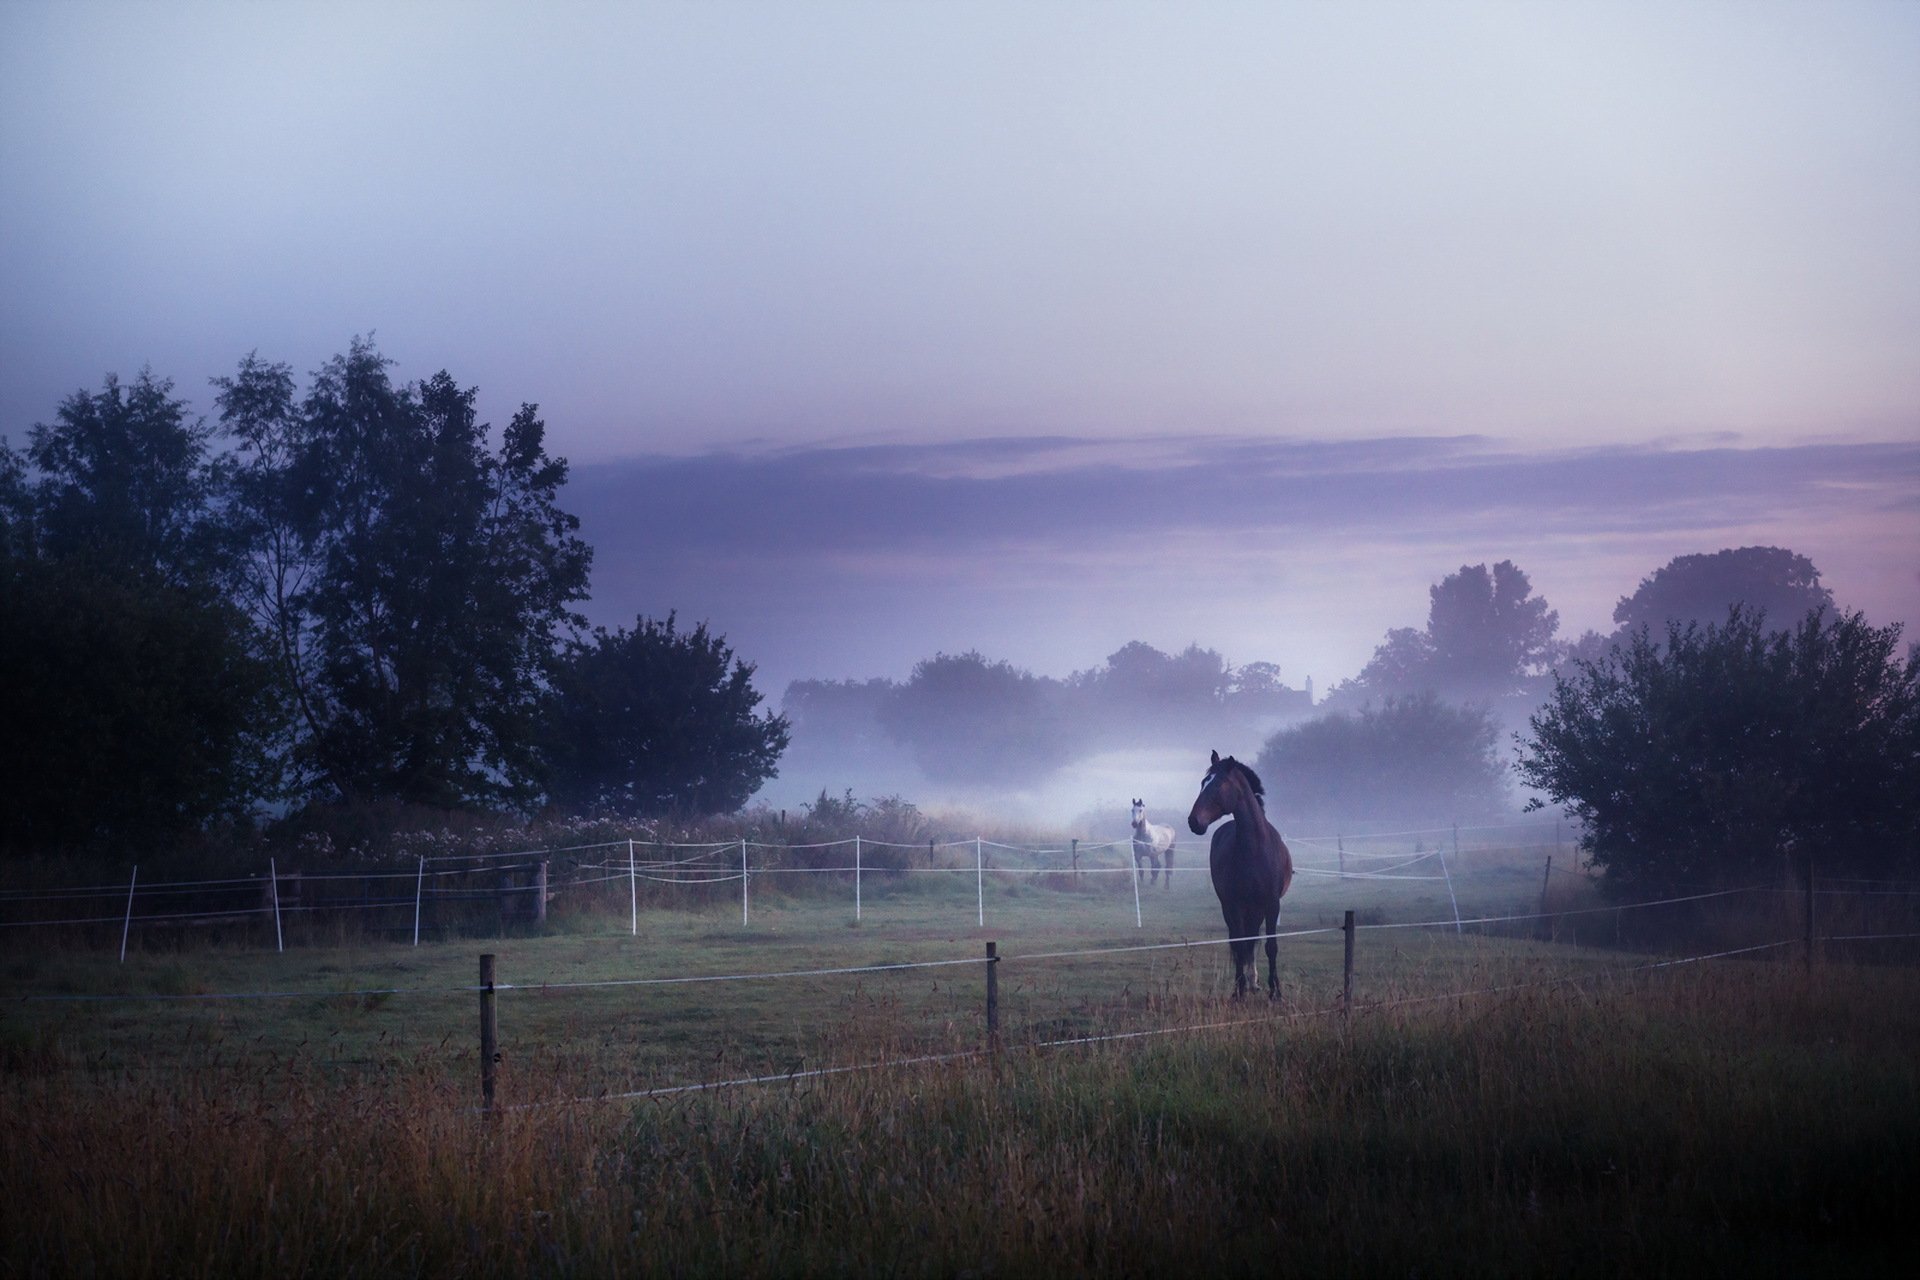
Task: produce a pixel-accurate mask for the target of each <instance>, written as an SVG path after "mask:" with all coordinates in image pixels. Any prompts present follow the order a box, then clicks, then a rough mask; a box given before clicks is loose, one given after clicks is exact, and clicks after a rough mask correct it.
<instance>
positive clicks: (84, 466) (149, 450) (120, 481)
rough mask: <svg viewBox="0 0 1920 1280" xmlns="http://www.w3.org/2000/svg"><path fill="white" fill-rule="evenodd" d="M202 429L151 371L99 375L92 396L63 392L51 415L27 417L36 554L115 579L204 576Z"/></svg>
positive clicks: (212, 532)
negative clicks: (130, 377) (85, 565)
mask: <svg viewBox="0 0 1920 1280" xmlns="http://www.w3.org/2000/svg"><path fill="white" fill-rule="evenodd" d="M212 434H213V432H212V428H210V427H208V426H207V425H206V424H205V423H204V422H201V421H199V420H198V419H190V417H189V412H188V406H187V404H186V402H185V401H184V400H179V399H176V398H175V397H174V396H173V382H172V380H171V379H166V378H155V377H154V376H153V373H152V371H151V370H146V369H143V370H141V372H140V376H139V377H137V378H135V379H134V381H133V383H132V384H131V385H123V384H122V383H121V382H120V379H119V378H118V377H116V376H114V375H113V374H108V375H107V377H106V380H105V381H104V383H103V384H102V385H101V388H100V390H99V391H98V392H97V393H90V392H87V391H84V390H81V391H76V392H74V393H73V394H72V395H70V396H68V397H67V398H66V399H65V400H63V401H61V402H60V407H59V410H58V412H57V413H56V415H55V418H54V421H53V422H52V423H36V424H34V427H33V429H32V431H31V432H30V433H29V436H28V438H29V441H30V443H29V445H28V448H27V459H28V461H30V462H31V463H32V465H33V467H34V469H35V471H36V472H37V473H38V476H39V480H38V483H37V484H35V485H34V487H33V505H34V508H35V520H36V525H37V531H38V537H39V541H40V546H41V548H42V550H43V552H44V553H45V554H47V555H49V556H54V557H58V558H61V559H66V560H80V559H85V560H88V561H90V562H93V563H96V564H98V565H100V566H101V568H102V569H103V571H106V572H108V573H111V574H114V575H116V576H119V577H125V576H127V575H130V574H131V575H139V576H142V577H146V576H151V577H153V578H155V579H156V580H158V581H161V582H165V583H168V584H170V585H173V586H181V585H185V584H188V583H193V582H199V581H204V580H206V579H207V578H208V577H209V576H210V574H211V572H212V570H213V568H214V564H215V561H216V558H217V553H218V547H219V543H218V539H217V536H216V516H217V512H216V501H215V495H216V491H217V490H218V488H219V486H220V483H221V469H220V468H219V467H217V466H215V465H214V464H213V463H211V462H210V461H209V460H208V447H207V446H208V441H209V439H210V438H211V436H212Z"/></svg>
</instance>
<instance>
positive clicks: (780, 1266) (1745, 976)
mask: <svg viewBox="0 0 1920 1280" xmlns="http://www.w3.org/2000/svg"><path fill="white" fill-rule="evenodd" d="M1397 994H1399V995H1402V996H1410V995H1414V994H1417V992H1416V991H1415V989H1414V988H1413V986H1412V985H1411V984H1410V985H1409V987H1408V989H1407V990H1406V991H1404V992H1400V993H1397ZM1917 997H1920V979H1916V977H1915V975H1913V974H1911V973H1909V972H1907V971H1904V970H1880V971H1865V970H1854V969H1839V968H1834V969H1829V970H1823V971H1817V972H1816V973H1815V974H1814V975H1813V976H1812V977H1809V976H1807V975H1806V974H1805V973H1804V972H1802V971H1801V970H1800V968H1799V967H1798V966H1797V965H1791V964H1779V963H1765V964H1753V963H1736V964H1725V965H1721V966H1718V967H1707V966H1701V967H1692V968H1688V969H1682V970H1676V971H1667V972H1660V973H1653V974H1640V975H1636V976H1633V977H1630V978H1622V977H1617V976H1616V977H1614V978H1609V979H1599V980H1596V981H1594V982H1586V983H1578V984H1569V985H1566V986H1560V987H1541V988H1534V989H1527V990H1522V991H1517V992H1510V993H1507V994H1504V995H1498V996H1487V995H1481V996H1469V997H1462V998H1457V999H1446V1000H1433V1001H1425V1002H1417V1003H1403V1004H1395V1005H1388V1006H1383V1007H1376V1008H1371V1009H1365V1010H1361V1011H1358V1012H1356V1014H1355V1016H1354V1018H1353V1021H1352V1024H1351V1027H1350V1029H1345V1028H1343V1025H1342V1022H1341V1021H1340V1019H1339V1018H1337V1017H1334V1016H1324V1015H1316V1016H1302V1017H1293V1018H1280V1019H1264V1018H1262V1020H1257V1021H1251V1022H1246V1023H1244V1024H1243V1025H1238V1026H1229V1027H1216V1028H1215V1029H1212V1030H1207V1031H1193V1032H1187V1033H1180V1034H1167V1035H1158V1036H1151V1037H1145V1038H1141V1039H1136V1040H1130V1041H1125V1042H1120V1043H1116V1044H1112V1045H1106V1046H1096V1047H1092V1048H1086V1049H1076V1050H1063V1051H1049V1052H1035V1051H1028V1050H1022V1049H1019V1048H1017V1047H1014V1048H1009V1049H1008V1050H1007V1051H1005V1052H1003V1053H1002V1054H1000V1055H999V1056H998V1057H997V1058H992V1059H990V1058H987V1057H984V1056H983V1057H979V1058H972V1059H966V1060H961V1061H956V1062H951V1063H945V1064H935V1065H927V1066H918V1067H899V1068H894V1069H890V1070H881V1071H871V1072H857V1073H847V1074H842V1075H831V1076H824V1077H817V1078H813V1079H809V1080H805V1081H797V1082H794V1083H791V1084H786V1085H770V1086H769V1085H763V1086H752V1087H740V1088H733V1089H727V1090H719V1091H713V1092H706V1093H682V1094H675V1095H670V1096H664V1097H660V1098H655V1099H651V1100H639V1101H626V1102H589V1103H565V1104H556V1105H544V1106H537V1107H529V1108H526V1109H519V1110H513V1109H509V1110H505V1111H503V1112H501V1113H499V1114H496V1115H494V1116H492V1117H483V1116H482V1115H480V1114H478V1113H477V1112H476V1111H475V1110H474V1109H473V1103H474V1100H475V1099H474V1096H473V1090H472V1087H471V1085H472V1082H471V1081H465V1080H463V1081H461V1082H458V1085H456V1083H455V1082H452V1081H449V1080H447V1079H445V1078H444V1077H443V1076H442V1075H441V1074H440V1072H439V1069H438V1068H436V1067H434V1066H431V1065H429V1064H428V1063H427V1062H425V1061H424V1060H423V1061H422V1062H421V1063H419V1064H417V1065H415V1066H413V1067H405V1066H401V1067H398V1068H395V1069H392V1070H389V1071H387V1072H385V1073H382V1074H379V1075H375V1076H372V1077H369V1078H363V1079H361V1080H359V1081H357V1082H355V1083H353V1084H351V1085H340V1084H333V1083H327V1082H326V1080H325V1078H324V1077H323V1075H322V1073H321V1072H320V1071H319V1070H317V1069H315V1068H314V1067H313V1066H312V1065H311V1064H307V1063H304V1062H302V1061H301V1060H300V1059H299V1058H297V1057H295V1058H288V1059H283V1060H281V1061H280V1062H278V1063H277V1064H276V1065H274V1066H273V1067H271V1068H266V1067H262V1066H259V1065H258V1064H256V1065H255V1066H254V1067H252V1068H250V1069H248V1070H246V1071H239V1072H232V1073H202V1074H197V1075H187V1076H182V1077H179V1078H171V1079H167V1080H165V1081H155V1080H144V1079H140V1078H138V1077H133V1078H127V1077H124V1076H123V1077H118V1078H94V1079H89V1078H88V1077H86V1076H85V1075H83V1074H76V1073H73V1072H48V1073H44V1074H41V1073H34V1072H31V1071H20V1072H17V1073H15V1074H12V1075H10V1076H9V1077H8V1078H6V1079H5V1080H4V1082H3V1083H0V1094H3V1096H0V1101H3V1102H4V1110H3V1111H0V1133H3V1134H4V1141H0V1270H4V1271H5V1272H7V1273H8V1274H17V1275H49V1276H66V1275H124V1276H161V1275H188V1274H191V1275H213V1274H218V1275H274V1276H288V1275H321V1274H325V1275H395V1274H399V1275H423V1276H429V1275H430V1276H466V1275H527V1274H533V1275H571V1274H596V1275H613V1274H619V1275H642V1276H646V1275H672V1276H703V1275H729V1276H733V1275H749V1274H750V1275H819V1274H858V1275H902V1276H916V1275H939V1276H950V1275H958V1274H975V1275H989V1274H992V1275H1026V1274H1048V1275H1057V1274H1063V1273H1085V1274H1103V1275H1164V1274H1173V1273H1191V1272H1194V1271H1196V1270H1199V1269H1202V1268H1207V1269H1211V1270H1214V1271H1217V1272H1223V1273H1226V1274H1251V1273H1255V1272H1259V1273H1263V1274H1265V1273H1271V1272H1273V1271H1274V1270H1276V1269H1279V1270H1295V1271H1309V1270H1334V1271H1338V1272H1339V1273H1341V1274H1369V1275H1386V1274H1393V1275H1410V1274H1418V1275H1423V1276H1431V1275H1468V1274H1470V1275H1475V1276H1487V1275H1541V1274H1556V1275H1562V1274H1563V1275H1620V1274H1635V1275H1641V1274H1645V1275H1690V1276H1691V1275H1734V1274H1739V1275H1743V1276H1748V1275H1781V1274H1809V1273H1824V1272H1839V1273H1845V1274H1875V1273H1885V1274H1893V1273H1895V1272H1896V1270H1897V1271H1898V1273H1899V1274H1903V1275H1904V1274H1907V1272H1908V1270H1909V1268H1910V1264H1911V1261H1912V1257H1913V1251H1914V1235H1913V1232H1912V1229H1911V1226H1910V1222H1911V1212H1910V1205H1909V1196H1908V1192H1907V1188H1908V1187H1910V1186H1911V1185H1913V1184H1914V1183H1915V1181H1916V1175H1920V1053H1916V1052H1915V1051H1916V1049H1920V998H1917ZM1162 1012H1163V1013H1165V1014H1167V1015H1168V1016H1169V1017H1173V1018H1176V1019H1177V1018H1178V1017H1179V1016H1180V1015H1184V1017H1185V1020H1186V1022H1187V1023H1190V1024H1201V1023H1218V1022H1221V1021H1226V1020H1230V1019H1233V1018H1239V1017H1242V1016H1245V1015H1249V1014H1251V1015H1256V1016H1257V1015H1264V1014H1265V1013H1266V1010H1264V1009H1258V1008H1252V1007H1244V1008H1243V1007H1240V1006H1232V1007H1226V1006H1222V1005H1219V1004H1217V1003H1205V1004H1202V1003H1192V1004H1189V1005H1188V1006H1186V1007H1184V1008H1175V1007H1168V1008H1166V1009H1164V1010H1162ZM1166 1025H1170V1026H1172V1025H1180V1024H1179V1022H1178V1021H1174V1022H1169V1023H1168V1024H1166ZM857 1047H858V1048H863V1049H864V1048H868V1047H869V1046H867V1045H865V1044H862V1045H860V1046H857ZM572 1083H573V1082H572V1081H570V1080H569V1079H568V1078H567V1077H566V1076H564V1075H562V1074H554V1075H552V1076H551V1077H549V1078H529V1077H528V1075H527V1074H526V1073H524V1072H523V1073H521V1074H520V1075H519V1076H517V1077H516V1078H515V1080H514V1085H515V1097H517V1098H519V1099H522V1100H524V1099H528V1098H536V1097H549V1098H552V1097H566V1096H568V1093H569V1089H570V1087H571V1085H572ZM508 1101H510V1102H511V1101H513V1099H512V1098H509V1099H508Z"/></svg>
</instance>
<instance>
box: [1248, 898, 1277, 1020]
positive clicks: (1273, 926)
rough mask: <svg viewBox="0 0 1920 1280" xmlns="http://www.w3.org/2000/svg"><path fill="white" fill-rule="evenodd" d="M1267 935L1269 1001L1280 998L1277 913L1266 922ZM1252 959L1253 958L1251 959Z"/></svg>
mask: <svg viewBox="0 0 1920 1280" xmlns="http://www.w3.org/2000/svg"><path fill="white" fill-rule="evenodd" d="M1265 925H1266V929H1265V932H1266V935H1267V999H1269V1000H1278V999H1279V998H1280V939H1279V938H1278V937H1276V936H1275V935H1276V934H1278V933H1279V932H1280V915H1279V913H1278V912H1275V913H1274V914H1273V915H1272V916H1269V917H1268V918H1267V920H1266V922H1265ZM1249 958H1251V957H1249Z"/></svg>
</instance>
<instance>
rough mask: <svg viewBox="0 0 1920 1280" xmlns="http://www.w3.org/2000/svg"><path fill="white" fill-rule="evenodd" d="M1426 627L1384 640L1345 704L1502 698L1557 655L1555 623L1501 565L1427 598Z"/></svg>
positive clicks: (1519, 576)
mask: <svg viewBox="0 0 1920 1280" xmlns="http://www.w3.org/2000/svg"><path fill="white" fill-rule="evenodd" d="M1427 598H1428V608H1427V626H1426V630H1424V631H1415V630H1413V629H1412V628H1409V627H1401V628H1397V629H1395V630H1393V631H1389V632H1388V633H1387V638H1386V640H1385V641H1384V642H1383V643H1382V644H1381V645H1380V647H1379V648H1377V649H1375V650H1374V653H1373V658H1372V660H1371V661H1369V662H1368V663H1367V665H1366V667H1365V668H1363V669H1362V670H1361V672H1360V675H1359V676H1358V677H1356V679H1355V680H1354V681H1353V682H1352V685H1351V686H1349V687H1346V688H1343V689H1342V690H1341V691H1340V692H1342V693H1344V694H1345V695H1346V696H1347V697H1348V698H1349V699H1351V700H1353V701H1359V700H1360V699H1363V698H1366V697H1369V696H1374V695H1386V694H1410V693H1419V692H1423V691H1431V692H1437V693H1441V694H1444V695H1447V696H1449V697H1456V698H1485V699H1497V698H1504V697H1508V696H1511V695H1514V694H1518V693H1522V692H1524V691H1525V688H1526V683H1527V681H1528V679H1529V678H1531V677H1534V676H1538V675H1540V674H1541V673H1543V672H1545V671H1546V670H1547V669H1548V668H1549V667H1550V666H1551V664H1552V660H1553V657H1554V655H1555V650H1554V645H1553V636H1554V632H1555V631H1557V630H1558V629H1559V626H1560V615H1559V614H1558V613H1556V612H1554V611H1553V610H1552V609H1551V608H1549V607H1548V606H1547V602H1546V601H1545V600H1543V599H1541V598H1540V597H1538V596H1536V595H1534V594H1533V584H1532V583H1531V582H1530V581H1529V580H1528V578H1527V575H1526V573H1525V572H1524V571H1522V570H1521V569H1520V568H1519V566H1517V565H1515V564H1514V563H1513V561H1511V560H1502V561H1500V562H1499V563H1498V564H1496V565H1494V566H1493V567H1492V569H1491V570H1489V569H1488V567H1487V566H1486V565H1484V564H1472V565H1465V564H1463V565H1461V566H1460V568H1459V570H1458V571H1456V572H1454V573H1450V574H1448V575H1447V576H1446V577H1445V578H1443V579H1441V580H1440V581H1439V582H1437V583H1435V584H1434V585H1433V586H1432V587H1430V588H1429V589H1428V591H1427Z"/></svg>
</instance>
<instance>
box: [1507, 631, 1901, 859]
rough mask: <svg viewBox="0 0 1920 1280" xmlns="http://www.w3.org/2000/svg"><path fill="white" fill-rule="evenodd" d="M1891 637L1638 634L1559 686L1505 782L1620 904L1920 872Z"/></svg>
mask: <svg viewBox="0 0 1920 1280" xmlns="http://www.w3.org/2000/svg"><path fill="white" fill-rule="evenodd" d="M1899 635H1900V629H1899V628H1898V627H1897V626H1892V627H1885V628H1875V627H1871V626H1869V625H1867V622H1866V620H1865V618H1863V617H1862V616H1861V615H1860V614H1857V613H1854V614H1843V615H1840V616H1834V615H1831V614H1825V613H1813V614H1809V615H1807V616H1805V617H1804V618H1803V619H1802V620H1801V622H1800V623H1799V625H1798V626H1796V627H1795V628H1793V629H1791V630H1788V631H1772V630H1769V628H1768V626H1767V625H1766V624H1765V623H1764V621H1763V620H1762V618H1761V616H1760V615H1759V613H1758V612H1757V611H1754V610H1749V609H1745V608H1735V609H1734V610H1732V611H1731V612H1730V613H1729V614H1728V615H1727V618H1726V621H1725V622H1724V623H1723V624H1722V625H1719V626H1707V627H1704V628H1702V627H1699V626H1697V625H1695V624H1691V623H1688V624H1684V625H1683V624H1680V623H1677V622H1674V623H1669V624H1668V625H1667V629H1666V634H1665V637H1664V640H1663V641H1659V642H1656V641H1655V640H1654V639H1653V637H1652V633H1651V632H1650V630H1649V629H1647V628H1645V627H1642V628H1640V629H1638V630H1636V631H1634V632H1633V633H1632V634H1631V635H1630V636H1629V637H1628V638H1627V639H1626V640H1625V641H1624V642H1623V643H1620V644H1616V645H1615V646H1613V647H1612V648H1611V649H1610V650H1609V652H1608V654H1607V656H1606V657H1605V658H1603V659H1601V660H1599V661H1578V662H1576V663H1574V664H1573V666H1574V670H1573V674H1572V675H1570V676H1565V677H1561V676H1556V677H1555V679H1554V691H1553V697H1552V699H1551V701H1549V702H1548V704H1547V705H1546V706H1545V707H1543V708H1542V709H1541V710H1540V711H1539V712H1538V713H1537V714H1536V715H1535V716H1534V717H1533V721H1532V737H1531V738H1530V739H1529V740H1527V741H1525V742H1524V743H1523V744H1522V750H1521V756H1520V761H1519V764H1518V767H1517V772H1518V774H1519V776H1520V778H1521V780H1522V781H1523V782H1525V783H1526V784H1527V785H1528V786H1531V787H1533V788H1535V789H1537V790H1539V791H1541V792H1543V793H1545V795H1546V796H1547V797H1548V798H1549V799H1550V800H1551V801H1552V802H1553V803H1556V804H1560V805H1563V806H1565V808H1566V809H1567V811H1568V812H1569V813H1571V814H1573V815H1574V816H1575V817H1577V818H1578V819H1579V820H1580V821H1581V822H1582V823H1583V824H1584V825H1585V827H1586V834H1585V835H1584V836H1583V837H1582V843H1583V847H1584V848H1585V849H1586V850H1587V852H1588V854H1589V856H1590V858H1591V859H1592V862H1593V864H1594V865H1595V866H1597V867H1599V868H1601V869H1602V870H1604V871H1605V873H1606V878H1605V883H1606V884H1607V885H1608V886H1609V887H1610V888H1612V889H1613V890H1615V891H1616V892H1619V893H1623V894H1624V893H1632V892H1640V891H1643V890H1666V889H1675V888H1682V887H1688V886H1695V885H1719V884H1728V883H1733V882H1738V881H1743V880H1751V879H1754V878H1766V877H1771V876H1773V875H1775V874H1777V873H1779V872H1780V871H1782V869H1783V862H1784V860H1785V859H1786V858H1787V857H1788V855H1789V854H1790V853H1792V854H1795V855H1800V856H1810V857H1812V858H1814V859H1815V862H1816V865H1818V866H1819V867H1820V868H1821V869H1822V870H1823V872H1826V873H1829V874H1831V873H1833V872H1835V871H1843V870H1856V871H1859V872H1861V873H1871V874H1883V873H1887V872H1899V873H1901V874H1913V873H1914V872H1915V871H1916V870H1920V843H1916V842H1917V841H1920V659H1916V658H1915V656H1914V655H1913V654H1911V653H1910V654H1908V656H1907V657H1906V659H1905V661H1904V662H1903V661H1901V660H1900V658H1899V657H1898V654H1897V650H1898V647H1899Z"/></svg>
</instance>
